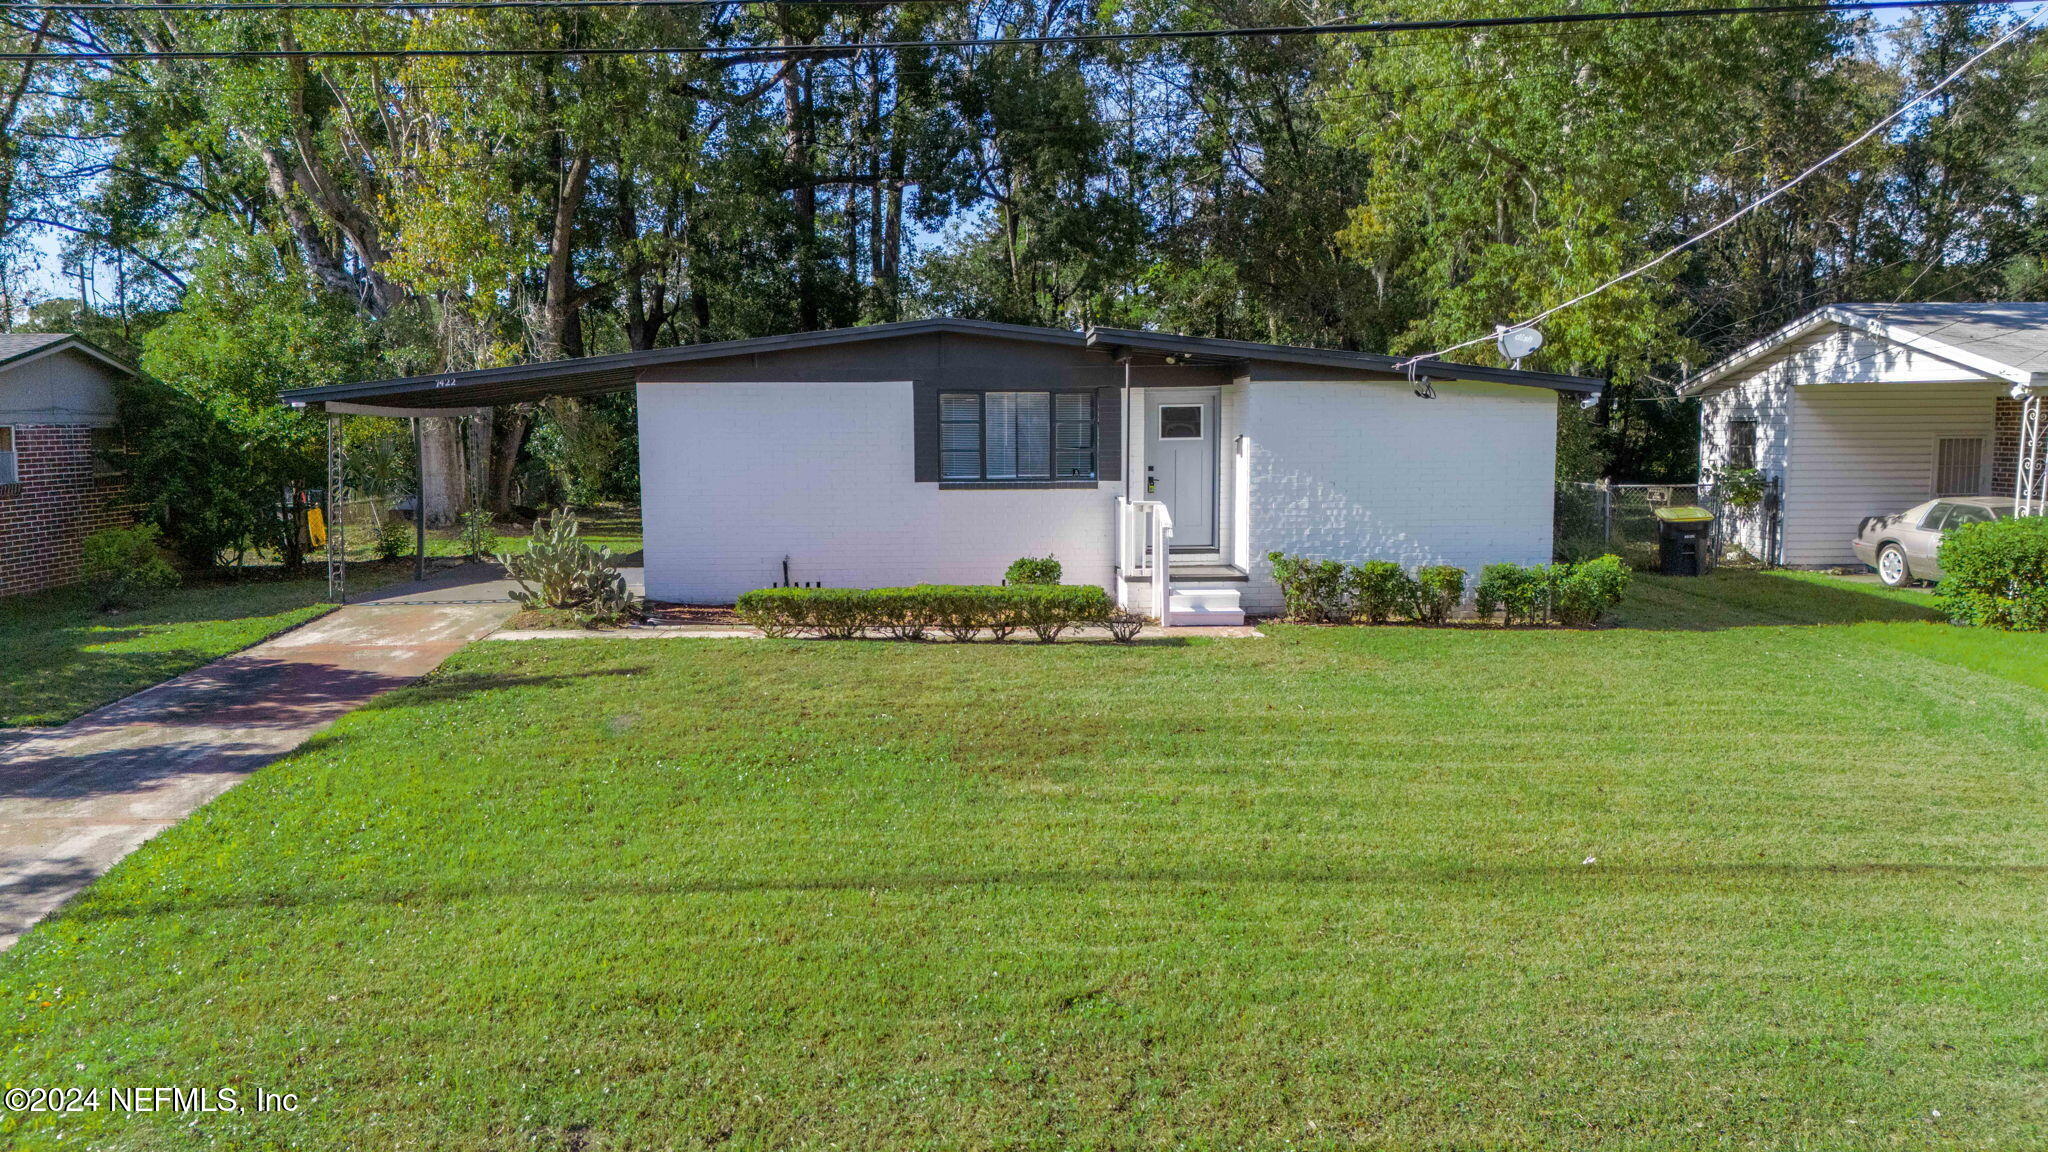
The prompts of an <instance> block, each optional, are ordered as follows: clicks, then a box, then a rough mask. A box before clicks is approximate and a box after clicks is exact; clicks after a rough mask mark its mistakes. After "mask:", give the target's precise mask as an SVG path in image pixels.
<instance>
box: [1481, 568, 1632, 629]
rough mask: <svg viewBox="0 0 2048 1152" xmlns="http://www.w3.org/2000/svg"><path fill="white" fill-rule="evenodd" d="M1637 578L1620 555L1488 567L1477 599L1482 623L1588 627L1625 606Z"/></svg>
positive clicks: (1484, 572) (1482, 575) (1482, 577)
mask: <svg viewBox="0 0 2048 1152" xmlns="http://www.w3.org/2000/svg"><path fill="white" fill-rule="evenodd" d="M1633 579H1635V573H1634V572H1633V571H1631V570H1630V569H1629V566H1628V564H1627V562H1626V561H1624V560H1622V558H1621V557H1619V556H1615V555H1612V554H1610V555H1606V556H1599V557H1596V558H1594V559H1591V560H1585V561H1581V562H1579V563H1577V564H1536V565H1532V566H1529V567H1523V566H1522V565H1520V564H1488V565H1487V566H1486V567H1485V569H1484V570H1482V571H1481V572H1480V574H1479V589H1478V592H1477V594H1476V596H1475V600H1476V603H1475V605H1474V607H1475V608H1476V609H1477V611H1478V614H1479V618H1480V619H1482V620H1490V619H1492V618H1493V617H1495V616H1496V615H1498V616H1500V617H1501V618H1502V622H1503V623H1507V624H1562V625H1565V626H1567V627H1585V626H1587V625H1590V624H1595V623H1598V622H1599V620H1600V618H1601V617H1602V616H1604V615H1606V614H1607V613H1608V612H1610V611H1612V610H1613V609H1614V607H1615V606H1616V605H1618V604H1620V603H1621V598H1622V596H1624V595H1625V594H1626V593H1627V592H1628V586H1629V582H1630V581H1631V580H1633Z"/></svg>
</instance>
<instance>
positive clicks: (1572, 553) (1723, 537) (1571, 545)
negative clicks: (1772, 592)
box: [1552, 482, 1780, 571]
mask: <svg viewBox="0 0 2048 1152" xmlns="http://www.w3.org/2000/svg"><path fill="white" fill-rule="evenodd" d="M1779 504H1780V501H1779V499H1778V490H1777V485H1776V484H1775V482H1773V483H1772V484H1770V485H1769V486H1768V487H1767V488H1766V490H1765V492H1764V497H1763V500H1762V501H1761V502H1760V503H1757V504H1754V505H1751V506H1748V507H1732V506H1729V505H1728V504H1727V503H1726V502H1725V501H1723V500H1722V499H1721V497H1720V496H1719V495H1718V494H1717V493H1716V492H1715V490H1714V486H1713V485H1711V484H1609V483H1606V482H1601V483H1594V484H1587V483H1562V484H1559V485H1558V486H1557V514H1556V519H1555V521H1554V526H1553V532H1554V535H1553V537H1552V539H1553V541H1554V543H1553V545H1552V547H1553V549H1554V551H1555V552H1556V555H1557V559H1559V560H1567V561H1577V560H1585V559H1588V558H1590V557H1594V556H1600V555H1604V554H1606V553H1609V552H1611V553H1613V554H1615V555H1617V556H1620V557H1621V558H1622V559H1623V560H1625V561H1627V562H1628V565H1629V566H1630V567H1631V568H1636V569H1639V570H1643V571H1655V570H1656V569H1657V567H1658V545H1657V525H1658V523H1659V522H1658V520H1657V509H1659V508H1679V507H1686V506H1688V505H1690V506H1694V507H1699V508H1705V509H1706V510H1707V511H1709V512H1712V513H1713V514H1714V529H1713V534H1712V536H1711V537H1710V538H1709V541H1708V548H1707V564H1708V566H1709V567H1710V568H1712V567H1718V566H1719V565H1721V564H1723V563H1725V562H1730V561H1749V562H1755V563H1762V564H1773V563H1776V555H1777V546H1778V535H1779V533H1778V527H1779V515H1778V509H1779Z"/></svg>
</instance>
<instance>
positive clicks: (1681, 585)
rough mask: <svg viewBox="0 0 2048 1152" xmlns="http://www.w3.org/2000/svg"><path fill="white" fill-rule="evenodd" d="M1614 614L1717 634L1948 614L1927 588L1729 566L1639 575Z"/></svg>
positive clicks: (1633, 622) (1630, 624) (1638, 625)
mask: <svg viewBox="0 0 2048 1152" xmlns="http://www.w3.org/2000/svg"><path fill="white" fill-rule="evenodd" d="M1615 619H1616V623H1617V624H1619V625H1620V626H1621V627H1623V628H1633V629H1638V630H1644V631H1676V632H1714V631H1720V630H1723V629H1728V628H1785V627H1828V626H1833V627H1840V626H1844V625H1849V624H1865V623H1873V622H1875V623H1900V622H1909V623H1927V622H1938V621H1940V620H1941V619H1942V617H1941V614H1940V613H1939V612H1938V611H1936V609H1935V606H1934V603H1933V601H1932V600H1931V599H1930V598H1929V597H1928V596H1926V595H1925V594H1924V593H1917V592H1897V591H1892V590H1889V589H1884V588H1879V587H1877V586H1874V585H1862V584H1851V583H1848V582H1846V581H1842V580H1837V579H1834V578H1831V577H1827V576H1822V575H1818V574H1813V573H1795V572H1745V571H1729V570H1723V571H1720V572H1716V573H1714V574H1712V575H1710V576H1700V577H1677V576H1653V575H1638V576H1637V577H1636V580H1635V583H1634V584H1633V586H1632V587H1631V588H1630V590H1629V595H1628V599H1627V600H1626V601H1624V602H1623V604H1622V606H1621V608H1620V610H1619V611H1618V612H1616V613H1615Z"/></svg>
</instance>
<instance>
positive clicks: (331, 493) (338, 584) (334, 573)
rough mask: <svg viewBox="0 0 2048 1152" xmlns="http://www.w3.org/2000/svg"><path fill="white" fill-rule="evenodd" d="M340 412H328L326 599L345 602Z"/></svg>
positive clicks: (343, 457)
mask: <svg viewBox="0 0 2048 1152" xmlns="http://www.w3.org/2000/svg"><path fill="white" fill-rule="evenodd" d="M341 420H342V417H341V414H340V413H338V412H334V411H329V412H328V413H327V599H328V600H330V601H332V602H333V603H336V604H346V603H348V549H347V548H345V547H343V542H342V536H341V510H342V509H341V485H342V474H343V473H344V472H345V471H346V470H347V469H346V467H345V465H346V463H347V459H348V450H347V449H346V448H345V447H344V446H343V444H342V438H341Z"/></svg>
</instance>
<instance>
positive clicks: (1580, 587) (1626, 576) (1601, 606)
mask: <svg viewBox="0 0 2048 1152" xmlns="http://www.w3.org/2000/svg"><path fill="white" fill-rule="evenodd" d="M1558 568H1564V569H1565V572H1564V574H1563V575H1562V576H1560V577H1558V578H1557V580H1556V584H1555V586H1554V587H1553V588H1552V589H1551V593H1550V595H1551V601H1550V615H1551V618H1552V619H1554V620H1556V621H1557V622H1558V623H1559V624H1562V625H1564V626H1565V627H1567V628H1584V627H1588V626H1590V625H1593V624H1597V623H1599V622H1600V617H1602V616H1605V615H1606V614H1607V613H1608V612H1610V611H1612V610H1613V609H1614V608H1615V607H1616V606H1617V605H1619V604H1620V603H1621V598H1622V596H1624V595H1626V594H1627V592H1628V585H1629V581H1631V580H1633V579H1635V573H1634V572H1631V571H1630V570H1629V567H1628V565H1627V564H1626V563H1624V562H1623V561H1622V558H1621V557H1619V556H1613V555H1608V556H1600V557H1597V558H1595V559H1592V560H1587V561H1584V562H1583V563H1579V564H1571V565H1561V564H1553V565H1551V570H1552V571H1553V572H1554V571H1556V570H1557V569H1558Z"/></svg>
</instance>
